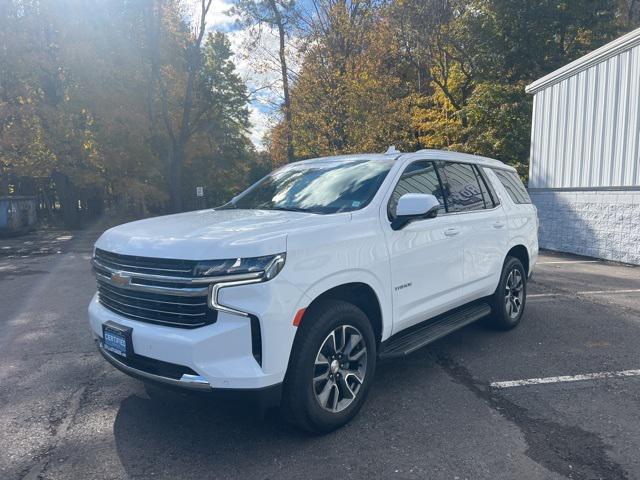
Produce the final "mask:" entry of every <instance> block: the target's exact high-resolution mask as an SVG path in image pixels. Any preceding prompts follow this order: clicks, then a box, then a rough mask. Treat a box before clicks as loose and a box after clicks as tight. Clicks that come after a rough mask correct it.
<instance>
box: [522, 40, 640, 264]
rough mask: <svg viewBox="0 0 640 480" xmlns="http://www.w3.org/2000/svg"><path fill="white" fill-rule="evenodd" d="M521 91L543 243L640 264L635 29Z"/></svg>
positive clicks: (639, 67)
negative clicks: (528, 109)
mask: <svg viewBox="0 0 640 480" xmlns="http://www.w3.org/2000/svg"><path fill="white" fill-rule="evenodd" d="M526 91H527V92H528V93H532V94H533V95H534V100H533V125H532V129H531V157H530V166H529V193H530V195H531V199H532V200H533V202H534V204H535V205H536V206H537V207H538V215H539V218H540V246H541V247H542V248H548V249H551V250H557V251H562V252H571V253H577V254H581V255H588V256H592V257H599V258H605V259H609V260H616V261H621V262H627V263H634V264H640V29H637V30H634V31H632V32H630V33H628V34H627V35H624V36H623V37H620V38H618V39H617V40H615V41H613V42H611V43H608V44H607V45H605V46H603V47H601V48H599V49H597V50H595V51H593V52H591V53H589V54H588V55H585V56H584V57H582V58H579V59H578V60H576V61H574V62H572V63H570V64H568V65H566V66H564V67H562V68H560V69H558V70H556V71H555V72H552V73H550V74H549V75H547V76H545V77H543V78H541V79H539V80H537V81H535V82H533V83H532V84H531V85H529V86H528V87H527V89H526Z"/></svg>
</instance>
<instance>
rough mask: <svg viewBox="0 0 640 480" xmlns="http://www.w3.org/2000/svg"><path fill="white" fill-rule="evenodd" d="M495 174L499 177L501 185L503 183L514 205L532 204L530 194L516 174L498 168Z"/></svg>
mask: <svg viewBox="0 0 640 480" xmlns="http://www.w3.org/2000/svg"><path fill="white" fill-rule="evenodd" d="M493 172H494V173H495V174H496V175H497V176H498V179H499V180H500V183H502V185H503V186H504V188H505V190H506V191H507V193H508V194H509V196H510V197H511V200H513V202H514V203H531V198H530V197H529V193H528V192H527V189H526V188H524V185H523V184H522V181H521V180H520V177H518V174H517V173H516V172H509V171H507V170H499V169H497V168H495V169H494V170H493Z"/></svg>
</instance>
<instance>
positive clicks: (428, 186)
mask: <svg viewBox="0 0 640 480" xmlns="http://www.w3.org/2000/svg"><path fill="white" fill-rule="evenodd" d="M405 193H429V194H431V195H434V196H435V197H436V198H437V199H438V201H439V202H440V208H439V210H438V212H439V213H442V212H444V211H445V206H444V197H443V195H442V189H441V188H440V181H439V180H438V174H437V173H436V169H435V167H434V165H433V162H429V161H424V160H420V161H418V162H413V163H412V164H410V165H408V166H407V168H406V169H405V170H404V172H402V176H401V177H400V180H398V183H397V184H396V187H395V188H394V190H393V193H392V194H391V198H390V199H389V207H388V213H389V218H391V219H393V218H395V215H396V207H397V206H398V200H399V199H400V197H401V196H402V195H404V194H405Z"/></svg>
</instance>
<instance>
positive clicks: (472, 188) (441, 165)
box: [437, 162, 485, 212]
mask: <svg viewBox="0 0 640 480" xmlns="http://www.w3.org/2000/svg"><path fill="white" fill-rule="evenodd" d="M437 166H438V173H439V174H440V178H441V180H442V184H443V186H444V193H445V198H446V204H447V211H448V212H465V211H470V210H482V209H484V208H485V202H484V197H483V195H482V190H481V189H480V184H479V183H478V177H477V176H476V173H475V171H474V170H473V165H470V164H468V163H453V162H438V164H437Z"/></svg>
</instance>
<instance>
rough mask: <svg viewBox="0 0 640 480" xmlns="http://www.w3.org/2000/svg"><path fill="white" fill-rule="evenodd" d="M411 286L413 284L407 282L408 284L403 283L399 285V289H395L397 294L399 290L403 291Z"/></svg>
mask: <svg viewBox="0 0 640 480" xmlns="http://www.w3.org/2000/svg"><path fill="white" fill-rule="evenodd" d="M411 285H412V283H411V282H407V283H403V284H402V285H398V286H397V287H394V289H395V291H396V292H397V291H398V290H402V289H403V288H409V287H410V286H411Z"/></svg>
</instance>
